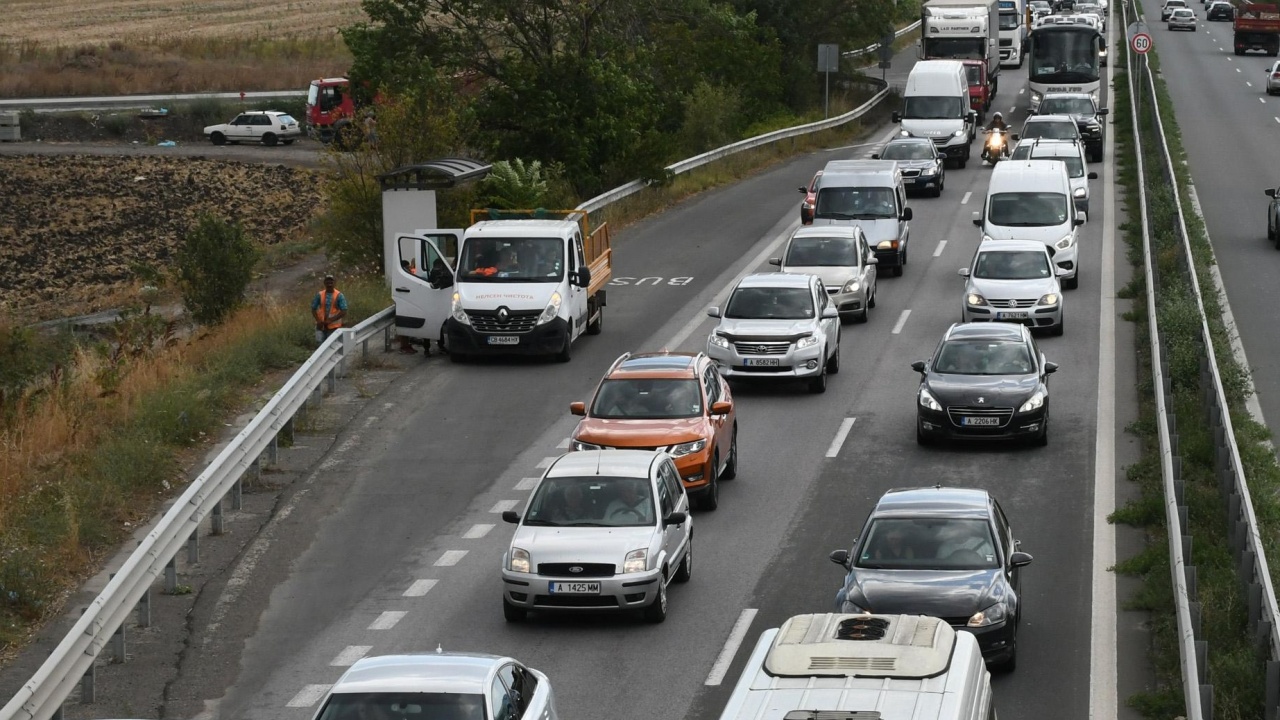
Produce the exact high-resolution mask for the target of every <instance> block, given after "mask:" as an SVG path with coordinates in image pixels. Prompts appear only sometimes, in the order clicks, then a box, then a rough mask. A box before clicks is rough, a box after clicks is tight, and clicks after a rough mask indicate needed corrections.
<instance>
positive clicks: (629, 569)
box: [622, 548, 649, 575]
mask: <svg viewBox="0 0 1280 720" xmlns="http://www.w3.org/2000/svg"><path fill="white" fill-rule="evenodd" d="M648 569H649V551H648V550H645V549H644V548H640V549H639V550H632V551H631V552H629V553H627V557H626V558H625V559H624V560H623V561H622V573H623V574H624V575H625V574H627V573H638V572H644V571H645V570H648Z"/></svg>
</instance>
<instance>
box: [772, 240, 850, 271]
mask: <svg viewBox="0 0 1280 720" xmlns="http://www.w3.org/2000/svg"><path fill="white" fill-rule="evenodd" d="M783 264H784V265H786V266H787V267H849V266H852V265H857V264H858V253H857V242H856V241H855V240H854V239H853V238H851V237H798V238H793V239H792V240H791V245H790V246H789V247H788V248H787V260H786V262H785V263H783Z"/></svg>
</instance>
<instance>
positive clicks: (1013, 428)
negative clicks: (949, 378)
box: [916, 399, 1049, 440]
mask: <svg viewBox="0 0 1280 720" xmlns="http://www.w3.org/2000/svg"><path fill="white" fill-rule="evenodd" d="M1016 410H1017V408H1013V409H1012V410H1010V409H1009V408H1005V409H1004V413H1005V414H1004V415H1003V416H1001V415H997V411H999V408H983V410H982V412H981V413H968V412H966V411H965V409H962V408H958V407H954V406H951V407H944V409H943V410H930V409H928V408H926V407H924V406H922V405H920V403H919V401H917V402H916V422H917V423H918V425H919V429H920V434H921V435H923V436H925V437H928V438H942V439H946V440H975V439H979V440H981V439H985V440H1013V439H1019V438H1031V437H1036V436H1039V435H1040V433H1042V432H1044V427H1045V423H1047V422H1048V421H1049V401H1048V400H1047V399H1046V400H1045V402H1044V404H1043V405H1041V406H1040V407H1039V408H1037V409H1035V410H1032V411H1031V412H1025V413H1020V412H1016ZM972 416H985V417H991V416H996V417H1000V419H1001V422H1002V424H1001V425H997V426H990V425H986V426H973V425H965V424H963V422H964V418H966V417H972Z"/></svg>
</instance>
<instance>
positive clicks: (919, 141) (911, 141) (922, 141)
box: [884, 135, 933, 147]
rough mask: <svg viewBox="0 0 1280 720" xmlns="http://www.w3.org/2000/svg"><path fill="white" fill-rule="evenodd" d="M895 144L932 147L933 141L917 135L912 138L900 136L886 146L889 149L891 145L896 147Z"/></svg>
mask: <svg viewBox="0 0 1280 720" xmlns="http://www.w3.org/2000/svg"><path fill="white" fill-rule="evenodd" d="M895 144H897V145H928V146H930V147H932V146H933V141H932V140H930V139H929V138H923V137H916V136H915V135H911V136H907V135H899V136H897V137H895V138H893V139H891V140H889V142H887V143H885V144H884V146H885V147H889V146H890V145H895Z"/></svg>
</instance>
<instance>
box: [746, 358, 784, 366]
mask: <svg viewBox="0 0 1280 720" xmlns="http://www.w3.org/2000/svg"><path fill="white" fill-rule="evenodd" d="M745 362H746V363H747V364H748V365H764V366H766V367H778V366H779V365H781V364H782V361H781V360H780V359H778V358H747V359H746V360H745Z"/></svg>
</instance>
